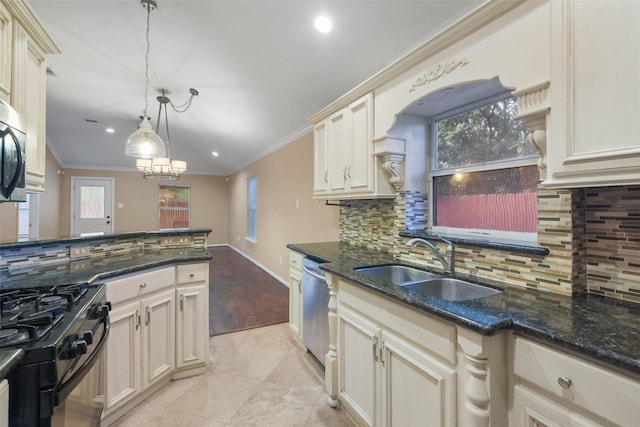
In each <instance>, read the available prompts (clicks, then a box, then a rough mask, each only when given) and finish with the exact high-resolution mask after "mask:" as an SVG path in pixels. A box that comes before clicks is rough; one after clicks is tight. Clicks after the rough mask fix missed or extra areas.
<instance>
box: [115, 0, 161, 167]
mask: <svg viewBox="0 0 640 427" xmlns="http://www.w3.org/2000/svg"><path fill="white" fill-rule="evenodd" d="M140 3H141V4H142V7H143V8H145V9H146V10H147V32H146V40H147V48H146V53H145V59H144V62H145V68H144V79H145V86H144V110H143V111H142V121H141V122H140V124H139V125H138V129H137V130H136V131H135V132H133V133H132V134H131V135H130V136H129V138H128V139H127V144H126V145H125V147H124V154H126V155H127V156H131V157H138V158H143V159H151V158H152V157H165V156H166V155H167V153H166V148H165V145H164V142H163V141H162V139H161V138H160V137H159V136H158V135H157V134H156V133H155V132H154V131H153V128H152V127H151V124H150V123H149V118H148V117H147V108H149V100H148V99H147V94H148V92H149V50H150V47H151V43H150V41H149V18H150V16H151V12H152V11H155V10H156V9H157V8H158V5H157V4H156V2H155V1H154V0H140Z"/></svg>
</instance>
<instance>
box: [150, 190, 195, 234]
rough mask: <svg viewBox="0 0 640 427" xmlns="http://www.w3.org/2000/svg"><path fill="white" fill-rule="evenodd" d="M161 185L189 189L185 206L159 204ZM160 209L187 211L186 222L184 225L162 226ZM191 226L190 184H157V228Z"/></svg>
mask: <svg viewBox="0 0 640 427" xmlns="http://www.w3.org/2000/svg"><path fill="white" fill-rule="evenodd" d="M162 187H180V188H187V189H188V190H189V199H188V206H187V208H176V207H171V208H168V207H165V208H164V209H163V207H162V206H161V205H160V198H161V197H162ZM162 210H173V211H185V210H186V211H187V221H188V224H187V226H186V227H170V228H167V227H164V228H163V227H162V219H161V218H162ZM190 227H191V186H190V185H189V184H158V229H159V230H181V229H188V228H190Z"/></svg>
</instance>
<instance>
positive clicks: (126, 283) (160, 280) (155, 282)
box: [107, 267, 175, 304]
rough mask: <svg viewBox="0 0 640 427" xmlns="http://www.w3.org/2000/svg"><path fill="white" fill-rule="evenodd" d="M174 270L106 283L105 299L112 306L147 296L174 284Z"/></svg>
mask: <svg viewBox="0 0 640 427" xmlns="http://www.w3.org/2000/svg"><path fill="white" fill-rule="evenodd" d="M174 278H175V273H174V268H173V267H168V268H163V269H161V270H153V271H147V272H144V273H140V274H135V275H131V276H126V277H122V278H120V279H115V280H111V281H109V282H107V298H108V299H109V300H110V301H111V303H112V304H116V303H118V302H121V301H126V300H128V299H131V298H137V297H140V296H143V295H148V294H150V293H152V292H155V291H157V290H160V289H164V288H168V287H171V286H173V284H174Z"/></svg>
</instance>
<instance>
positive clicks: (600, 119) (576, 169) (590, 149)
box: [544, 0, 640, 187]
mask: <svg viewBox="0 0 640 427" xmlns="http://www.w3.org/2000/svg"><path fill="white" fill-rule="evenodd" d="M638 22H640V3H639V2H597V1H590V2H585V1H574V0H565V1H562V2H555V1H552V2H551V36H552V43H551V122H550V123H549V124H548V130H549V132H550V134H549V135H548V138H547V146H548V175H547V180H546V181H545V182H544V183H545V185H548V186H555V187H578V186H579V187H584V186H592V185H619V184H631V183H639V182H640V137H639V135H640V120H638V117H640V104H639V103H638V97H639V96H640V80H638V79H637V78H636V77H635V76H638V75H639V74H640V47H639V46H638V45H637V43H634V42H633V41H634V40H638V39H639V38H640V27H639V26H638Z"/></svg>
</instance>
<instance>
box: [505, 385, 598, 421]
mask: <svg viewBox="0 0 640 427" xmlns="http://www.w3.org/2000/svg"><path fill="white" fill-rule="evenodd" d="M598 425H599V424H596V423H594V422H592V421H590V420H588V419H586V418H583V417H581V416H579V415H578V414H576V413H574V412H572V411H571V410H569V409H568V408H565V407H563V406H561V405H559V404H557V403H555V402H554V401H552V400H550V399H547V398H545V397H543V396H541V395H540V394H538V393H536V392H534V391H532V390H530V389H528V388H526V387H523V386H521V385H519V384H516V385H515V387H514V395H513V426H512V427H596V426H598Z"/></svg>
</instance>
